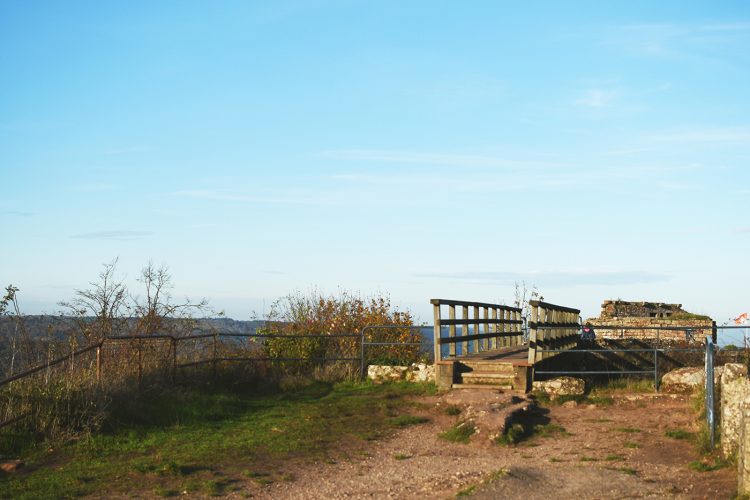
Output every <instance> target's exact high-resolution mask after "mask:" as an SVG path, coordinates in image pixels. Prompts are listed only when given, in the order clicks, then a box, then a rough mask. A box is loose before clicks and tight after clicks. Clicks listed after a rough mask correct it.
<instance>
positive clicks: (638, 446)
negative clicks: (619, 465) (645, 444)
mask: <svg viewBox="0 0 750 500" xmlns="http://www.w3.org/2000/svg"><path fill="white" fill-rule="evenodd" d="M622 445H623V446H624V447H625V448H640V447H641V445H640V444H638V443H633V442H631V441H627V442H625V443H623V444H622Z"/></svg>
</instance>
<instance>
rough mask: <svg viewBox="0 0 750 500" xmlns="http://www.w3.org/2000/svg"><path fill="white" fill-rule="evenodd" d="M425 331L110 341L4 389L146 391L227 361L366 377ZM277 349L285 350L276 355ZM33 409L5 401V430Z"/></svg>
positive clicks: (20, 401)
mask: <svg viewBox="0 0 750 500" xmlns="http://www.w3.org/2000/svg"><path fill="white" fill-rule="evenodd" d="M421 328H422V327H419V326H408V325H368V326H365V327H364V328H362V329H361V330H360V332H359V333H344V334H274V333H252V334H245V333H228V332H213V333H207V334H198V335H191V336H186V337H176V336H172V335H164V334H160V335H127V336H118V337H109V338H106V339H103V340H102V341H100V342H97V343H95V344H92V345H89V346H87V347H84V348H82V349H77V350H74V351H73V352H70V353H69V354H67V355H64V356H61V357H58V358H55V359H48V360H47V362H45V363H43V364H40V365H38V366H35V367H32V368H29V369H26V370H24V371H22V372H19V373H16V374H14V375H12V376H10V377H7V378H5V379H4V380H0V391H7V390H8V388H9V387H10V386H11V385H12V384H14V383H22V384H26V385H27V387H32V388H33V387H37V388H39V387H46V386H47V385H49V384H51V383H54V382H55V381H56V380H73V379H75V381H76V383H77V384H79V385H80V386H86V387H97V386H100V385H101V384H105V383H106V385H107V386H108V387H110V388H112V387H116V386H120V387H125V388H127V387H131V386H133V385H136V386H137V387H141V386H142V385H143V384H144V383H146V382H158V383H162V382H165V381H166V382H170V383H172V384H174V383H177V382H178V381H179V380H180V379H181V377H184V375H181V374H182V373H184V371H185V370H188V369H190V368H199V367H204V366H210V371H211V374H212V375H213V376H214V377H216V376H217V374H218V371H219V367H220V366H221V365H223V364H225V363H270V364H274V363H290V364H294V363H299V364H303V363H312V364H325V363H336V362H343V363H351V364H352V366H353V367H354V369H355V370H356V371H355V373H356V372H358V373H359V374H360V376H361V377H364V376H365V375H366V371H367V364H368V361H369V360H371V359H374V357H377V356H378V355H379V356H380V357H381V358H382V357H383V356H385V353H387V352H388V351H389V350H390V352H391V354H395V355H397V356H402V357H403V358H408V357H417V356H418V355H419V353H420V352H421V349H420V348H422V347H423V343H422V341H421V336H415V335H414V331H415V330H419V329H421ZM394 330H396V331H398V330H402V331H403V332H404V333H405V334H406V335H404V337H405V339H402V340H399V341H393V340H389V335H388V333H387V332H392V331H394ZM379 332H380V334H379ZM384 332H385V333H384ZM407 332H408V334H407ZM417 338H419V340H418V341H417V340H415V339H417ZM300 345H304V346H307V347H309V349H308V350H307V352H309V353H310V355H304V356H303V355H298V356H294V355H284V353H285V352H286V353H290V352H291V353H294V352H298V351H295V348H296V347H299V346H300ZM271 346H276V347H277V348H278V349H276V351H275V352H269V351H271V350H272V349H271ZM426 354H427V355H428V354H429V353H426ZM8 394H10V392H8ZM31 405H33V402H32V401H30V400H29V399H28V398H26V399H24V398H15V399H14V398H11V397H8V398H2V401H0V428H2V427H5V426H8V425H10V424H13V423H15V422H18V421H19V420H22V419H24V418H26V417H28V416H29V415H31V414H32V412H33V411H32V407H31Z"/></svg>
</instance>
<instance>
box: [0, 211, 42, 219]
mask: <svg viewBox="0 0 750 500" xmlns="http://www.w3.org/2000/svg"><path fill="white" fill-rule="evenodd" d="M0 214H2V215H10V216H12V217H32V216H33V215H35V214H34V212H24V211H22V210H5V211H3V212H0Z"/></svg>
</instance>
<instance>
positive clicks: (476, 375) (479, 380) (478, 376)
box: [461, 371, 514, 385]
mask: <svg viewBox="0 0 750 500" xmlns="http://www.w3.org/2000/svg"><path fill="white" fill-rule="evenodd" d="M461 379H462V382H463V383H464V384H490V385H492V384H501V385H505V384H513V379H514V376H513V374H512V373H496V372H486V371H473V372H467V373H462V374H461Z"/></svg>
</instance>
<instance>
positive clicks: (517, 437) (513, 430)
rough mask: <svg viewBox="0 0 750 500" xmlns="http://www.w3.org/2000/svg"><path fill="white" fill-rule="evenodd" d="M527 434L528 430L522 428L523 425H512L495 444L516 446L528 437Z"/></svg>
mask: <svg viewBox="0 0 750 500" xmlns="http://www.w3.org/2000/svg"><path fill="white" fill-rule="evenodd" d="M528 432H529V428H527V427H524V426H523V424H513V425H511V426H510V428H508V429H507V430H506V431H505V432H504V433H503V434H501V435H499V436H498V437H497V438H496V439H495V442H497V444H501V445H504V446H509V445H512V444H517V443H518V442H519V441H521V440H522V439H523V438H524V437H526V436H527V435H528Z"/></svg>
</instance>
